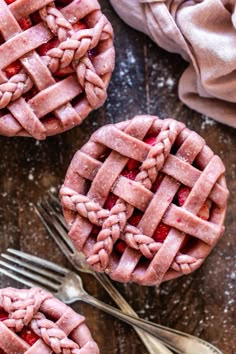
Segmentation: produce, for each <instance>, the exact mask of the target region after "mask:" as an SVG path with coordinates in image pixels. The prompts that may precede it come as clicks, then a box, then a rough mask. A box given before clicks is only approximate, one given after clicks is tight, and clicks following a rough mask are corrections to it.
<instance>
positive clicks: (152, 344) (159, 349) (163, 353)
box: [93, 273, 172, 354]
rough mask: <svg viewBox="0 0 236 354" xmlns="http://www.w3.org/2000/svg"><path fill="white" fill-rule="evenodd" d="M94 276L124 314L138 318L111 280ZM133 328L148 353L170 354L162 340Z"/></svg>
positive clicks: (103, 276) (102, 275)
mask: <svg viewBox="0 0 236 354" xmlns="http://www.w3.org/2000/svg"><path fill="white" fill-rule="evenodd" d="M93 275H94V276H95V278H96V279H97V280H98V281H99V283H100V284H101V285H102V286H103V288H104V289H105V290H106V291H107V293H108V294H109V295H110V297H111V298H112V299H113V300H114V301H115V303H116V304H117V305H118V306H119V308H120V309H121V310H122V311H123V312H124V313H126V314H128V315H130V316H133V317H136V318H139V317H138V315H137V313H136V312H135V311H134V310H133V309H132V307H131V306H130V305H129V304H128V302H127V301H126V300H125V299H124V298H123V296H122V295H121V294H120V293H119V291H117V289H116V288H115V287H114V286H113V284H112V282H111V281H110V280H109V279H108V277H107V276H106V275H105V274H103V273H94V274H93ZM133 329H134V330H135V332H136V333H137V335H138V336H139V338H140V339H141V341H142V343H143V344H144V346H145V347H146V349H147V350H148V353H149V354H171V353H172V352H171V351H170V350H169V349H167V348H166V346H164V345H163V344H162V342H161V341H160V340H159V339H157V338H155V337H154V336H153V335H151V334H149V333H147V332H146V331H144V330H141V329H140V328H138V327H135V326H133Z"/></svg>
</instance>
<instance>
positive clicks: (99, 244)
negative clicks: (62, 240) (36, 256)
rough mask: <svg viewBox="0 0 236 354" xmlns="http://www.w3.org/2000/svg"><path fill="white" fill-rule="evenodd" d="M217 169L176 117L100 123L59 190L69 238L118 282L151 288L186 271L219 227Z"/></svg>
mask: <svg viewBox="0 0 236 354" xmlns="http://www.w3.org/2000/svg"><path fill="white" fill-rule="evenodd" d="M224 172H225V167H224V165H223V163H222V161H221V159H220V158H219V157H218V156H216V155H214V153H213V152H212V150H211V149H210V148H209V147H208V146H207V145H206V143H205V141H204V140H203V139H202V138H201V137H200V136H199V135H198V134H196V133H195V132H193V131H191V130H189V129H188V128H186V127H185V125H184V124H182V123H180V122H178V121H176V120H173V119H164V120H160V119H158V118H157V117H154V116H138V117H135V118H134V119H132V120H130V121H126V122H121V123H118V124H114V125H107V126H104V127H102V128H101V129H99V130H98V131H96V132H95V133H94V134H93V135H92V136H91V138H90V140H89V141H88V143H87V144H85V145H84V146H83V147H82V148H81V150H79V151H78V152H77V153H76V155H75V156H74V158H73V160H72V162H71V165H70V167H69V169H68V172H67V175H66V179H65V183H64V185H63V186H62V188H61V191H60V194H61V201H62V206H63V210H64V215H65V218H66V220H67V222H68V225H69V228H70V232H69V235H70V237H71V239H72V240H73V242H74V244H75V245H76V247H77V249H78V250H82V251H83V252H84V254H85V256H86V258H87V261H88V263H89V264H90V265H91V266H93V267H94V268H95V269H96V270H97V271H106V272H107V273H109V274H110V276H111V277H112V278H113V279H115V280H117V281H121V282H128V281H134V282H137V283H140V284H143V285H155V284H160V283H161V282H162V281H165V280H169V279H173V278H176V277H178V276H180V275H182V274H187V273H190V272H192V271H194V270H195V269H197V268H198V267H199V266H200V265H201V264H202V262H203V261H204V259H205V258H206V256H207V255H208V254H209V252H210V251H211V249H212V248H213V246H214V245H215V244H216V242H217V240H218V239H219V237H220V236H221V235H222V232H223V230H224V227H223V222H224V217H225V212H226V204H227V198H228V190H227V188H226V182H225V177H224Z"/></svg>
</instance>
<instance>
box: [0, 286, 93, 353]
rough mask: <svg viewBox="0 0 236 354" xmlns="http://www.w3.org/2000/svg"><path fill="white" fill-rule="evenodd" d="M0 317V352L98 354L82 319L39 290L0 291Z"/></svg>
mask: <svg viewBox="0 0 236 354" xmlns="http://www.w3.org/2000/svg"><path fill="white" fill-rule="evenodd" d="M0 316H1V317H0V353H6V354H12V353H17V354H21V353H27V354H31V353H32V354H33V353H45V354H46V353H65V354H99V349H98V347H97V344H96V343H95V342H94V340H93V339H92V337H91V334H90V332H89V330H88V328H87V326H86V325H85V323H84V320H85V319H84V317H83V316H81V315H79V314H77V313H75V312H74V311H73V310H72V309H71V308H70V307H68V306H66V305H65V304H63V303H62V302H60V301H59V300H57V299H56V298H54V297H53V296H52V295H51V294H49V293H47V292H45V291H43V290H41V289H39V288H31V289H29V290H19V289H13V288H6V289H1V290H0Z"/></svg>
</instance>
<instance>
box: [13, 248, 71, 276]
mask: <svg viewBox="0 0 236 354" xmlns="http://www.w3.org/2000/svg"><path fill="white" fill-rule="evenodd" d="M7 252H9V253H11V254H13V255H15V256H18V257H21V258H24V259H26V260H28V261H30V262H33V263H35V264H37V265H38V266H40V267H42V266H43V267H45V268H47V269H50V270H52V271H54V272H57V273H60V274H63V275H66V274H67V273H68V272H69V270H68V269H66V268H64V267H61V266H59V265H58V264H54V263H52V262H49V261H46V259H43V258H39V257H36V256H32V255H31V254H28V253H25V252H22V251H18V250H15V249H13V248H8V249H7Z"/></svg>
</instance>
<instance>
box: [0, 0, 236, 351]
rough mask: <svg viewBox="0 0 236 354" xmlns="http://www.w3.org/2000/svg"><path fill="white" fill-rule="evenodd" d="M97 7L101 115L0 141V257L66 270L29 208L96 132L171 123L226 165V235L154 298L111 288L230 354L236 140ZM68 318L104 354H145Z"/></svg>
mask: <svg viewBox="0 0 236 354" xmlns="http://www.w3.org/2000/svg"><path fill="white" fill-rule="evenodd" d="M101 3H102V7H103V10H104V12H105V13H106V15H107V16H108V17H109V19H110V20H111V21H112V23H113V26H114V31H115V44H116V53H117V56H116V70H115V72H114V75H113V78H112V82H111V84H110V87H109V92H108V94H109V95H108V97H109V98H108V100H107V102H106V104H105V106H104V107H103V108H101V109H99V110H98V111H96V112H94V113H93V114H91V115H90V116H89V117H88V118H87V119H86V120H85V121H84V123H83V124H82V125H81V126H79V127H77V128H74V129H73V130H71V131H69V132H67V133H64V134H62V135H59V136H55V137H51V138H49V139H47V140H46V141H43V142H36V141H34V140H32V139H21V138H13V139H8V138H5V137H0V151H1V158H0V234H1V238H0V247H1V251H4V250H5V249H6V248H7V247H14V248H18V249H22V250H24V251H27V252H31V253H33V254H35V255H39V256H44V257H45V256H46V255H47V256H48V258H49V259H50V260H52V261H55V262H58V263H60V264H63V265H68V264H67V262H66V260H65V258H64V257H63V256H62V254H61V253H60V251H59V250H58V249H57V248H56V247H55V245H54V243H53V242H52V240H51V239H49V237H48V235H47V233H46V232H45V230H44V228H43V226H42V225H41V224H40V221H39V220H38V218H37V216H36V215H35V213H34V210H33V207H32V206H33V204H34V203H36V202H37V200H38V199H39V198H40V197H41V196H42V195H43V194H44V193H45V192H46V191H49V190H50V191H52V192H54V193H55V194H57V192H58V189H59V187H60V185H61V183H62V182H63V178H64V176H65V172H66V170H67V167H68V164H69V162H70V160H71V158H72V156H73V155H74V153H75V152H76V150H77V149H78V148H79V147H80V146H81V145H82V144H83V143H84V142H85V141H86V140H87V139H88V137H89V135H90V134H91V133H92V132H93V131H94V130H96V129H97V128H98V127H100V126H101V125H103V124H105V123H108V122H117V121H121V120H124V119H129V118H132V117H133V116H134V115H136V114H140V113H146V112H148V113H151V114H155V115H159V116H160V117H162V118H164V117H167V116H172V117H176V118H177V119H179V120H181V121H183V122H184V123H185V124H186V125H187V126H189V127H190V128H191V129H194V130H196V131H197V132H198V133H199V134H201V135H202V136H203V137H204V138H205V139H206V140H207V142H208V144H209V145H210V147H211V148H212V149H213V150H214V151H215V152H216V153H218V154H219V155H220V156H221V157H222V159H223V161H224V163H225V165H226V169H227V182H228V187H229V189H230V192H231V199H230V201H229V208H228V214H227V219H226V232H225V234H224V236H223V238H222V239H221V240H220V242H219V243H218V245H217V246H216V247H215V249H214V250H213V252H212V253H211V255H210V256H209V257H208V259H207V261H206V262H205V263H204V265H203V266H202V267H201V268H200V269H199V270H198V271H196V272H195V273H194V274H192V275H189V276H186V277H182V278H180V279H178V280H174V281H171V282H168V283H166V284H163V285H162V286H160V287H159V288H158V287H156V288H155V287H152V288H147V287H140V286H138V285H135V284H131V285H130V284H129V285H125V286H124V285H121V284H116V286H117V287H118V288H119V290H120V291H121V293H122V294H124V296H125V297H126V298H127V300H128V301H129V303H130V304H131V305H132V306H133V307H134V309H135V310H136V311H137V312H138V313H139V314H140V316H141V317H143V318H146V319H150V320H152V321H154V322H157V323H161V324H163V325H166V326H170V327H173V328H176V329H178V330H183V331H186V332H188V333H192V334H194V335H197V336H200V337H201V338H203V339H206V340H208V341H210V342H212V343H213V344H215V345H216V346H218V347H219V348H220V349H221V350H222V351H223V353H224V354H232V353H235V352H236V349H235V337H236V336H235V334H236V326H235V323H236V318H235V313H236V312H235V295H236V290H235V289H236V269H235V264H236V262H235V249H236V237H235V234H236V233H235V231H236V219H235V212H236V196H235V193H236V167H235V165H236V161H235V156H236V136H235V130H234V129H232V128H229V127H227V126H224V125H221V124H218V123H216V122H214V121H212V120H209V119H207V118H206V117H203V116H201V115H200V114H197V113H196V112H193V111H191V110H190V109H188V108H187V107H185V106H184V105H183V104H182V103H181V102H180V101H179V100H178V98H177V82H178V78H179V77H180V75H181V73H182V72H183V70H184V68H185V67H186V63H185V62H184V61H183V60H182V59H181V58H180V57H179V56H177V55H172V54H169V53H167V52H165V51H164V50H162V49H160V48H158V47H157V46H156V45H155V44H154V43H152V42H151V41H150V40H149V39H148V38H147V37H145V36H144V35H142V34H140V33H138V32H136V31H134V30H132V29H130V28H129V27H128V26H126V25H125V24H124V23H123V22H122V21H121V20H120V19H119V18H118V17H117V16H116V14H115V13H114V12H113V10H112V8H111V7H110V6H109V4H108V2H107V1H106V0H104V1H101ZM83 279H84V280H85V287H86V288H87V289H88V290H89V291H90V292H91V293H92V294H94V295H95V296H97V297H98V298H100V299H102V300H104V301H107V302H109V303H112V302H111V300H110V299H109V297H108V296H107V295H106V293H105V292H104V291H103V289H102V288H101V287H100V286H99V285H98V283H97V282H96V281H95V280H94V278H92V277H91V276H83ZM8 285H11V286H13V285H14V286H17V287H20V285H19V284H17V283H16V282H13V281H10V280H9V279H8V278H6V277H3V276H1V277H0V287H5V286H8ZM74 308H75V309H76V310H78V311H80V312H81V313H83V314H85V315H86V317H87V322H88V324H89V326H90V328H91V330H92V332H93V335H94V337H95V338H96V340H97V341H98V343H99V345H100V348H101V353H104V354H118V353H120V354H125V353H129V354H147V352H146V350H145V348H144V346H143V345H142V344H141V342H140V341H139V339H138V337H137V336H136V334H135V333H134V331H133V330H132V329H131V328H130V327H129V326H127V325H125V324H123V323H121V322H119V321H118V320H115V319H113V318H111V317H110V316H108V315H105V314H103V313H101V312H100V311H98V310H96V309H94V308H91V307H90V306H88V305H85V304H82V303H79V304H77V305H75V306H74Z"/></svg>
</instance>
